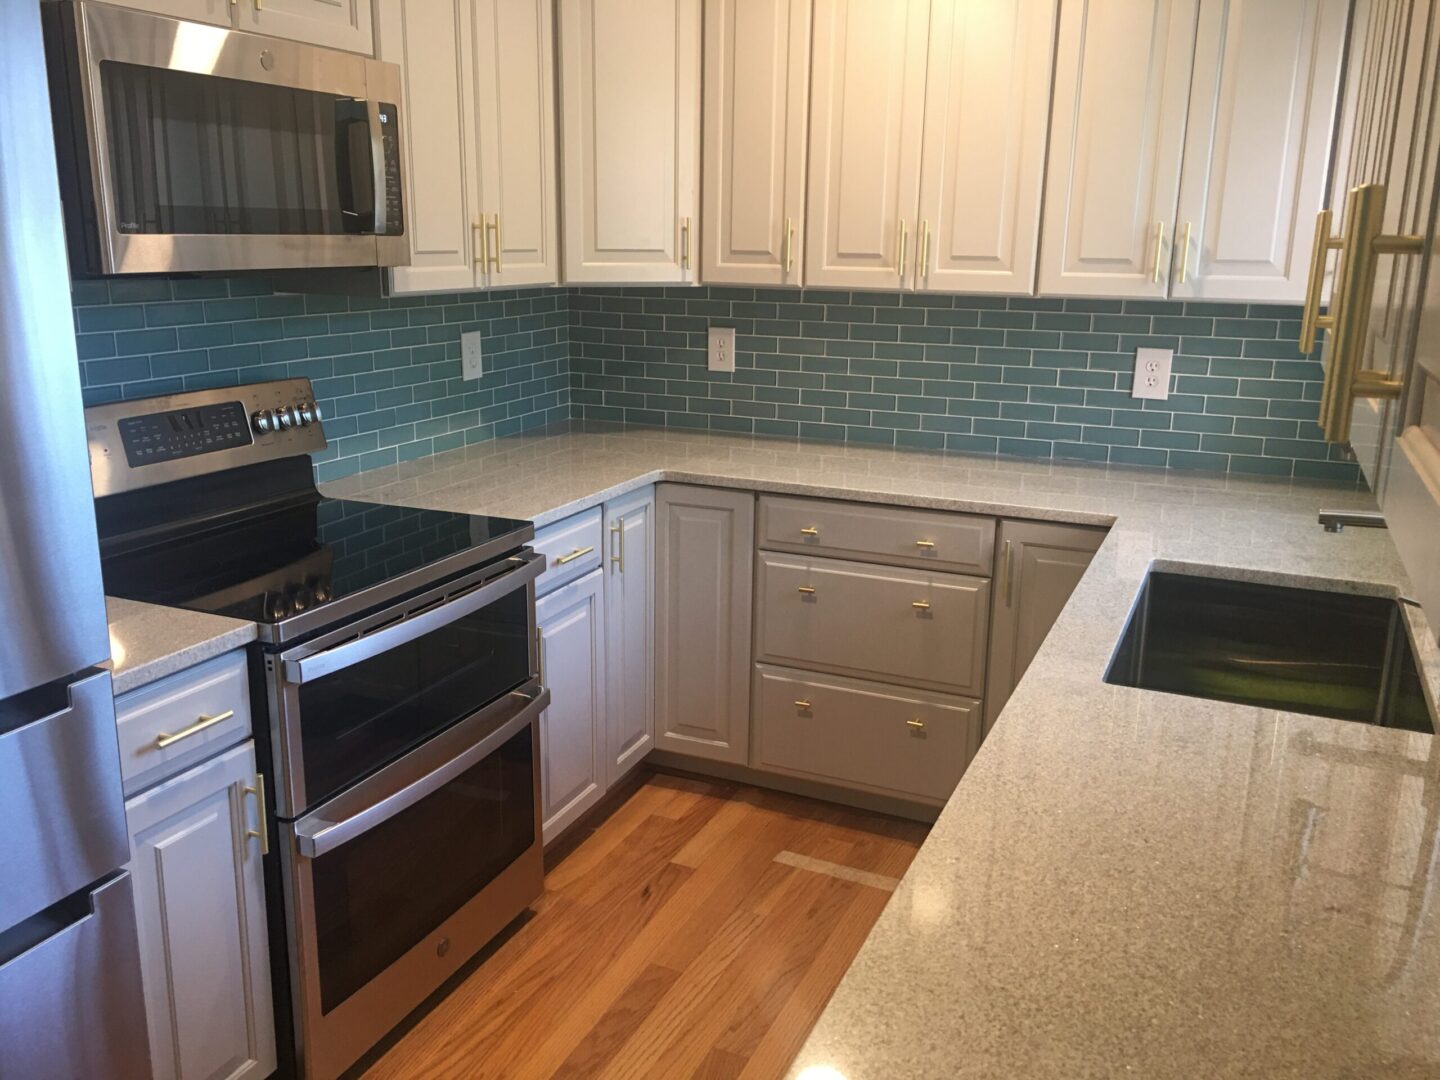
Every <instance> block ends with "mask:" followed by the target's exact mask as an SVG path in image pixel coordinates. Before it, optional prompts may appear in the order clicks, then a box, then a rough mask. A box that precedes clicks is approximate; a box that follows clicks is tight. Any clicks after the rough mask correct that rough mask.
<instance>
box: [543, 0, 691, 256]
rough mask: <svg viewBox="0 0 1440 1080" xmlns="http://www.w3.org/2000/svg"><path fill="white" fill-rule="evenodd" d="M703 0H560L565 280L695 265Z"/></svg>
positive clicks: (561, 148)
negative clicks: (701, 15) (701, 7)
mask: <svg viewBox="0 0 1440 1080" xmlns="http://www.w3.org/2000/svg"><path fill="white" fill-rule="evenodd" d="M700 64H701V56H700V0H560V101H561V113H560V128H561V140H560V156H561V173H562V177H563V185H562V195H563V197H564V215H563V220H564V229H565V280H566V281H567V282H571V283H582V282H692V281H695V280H696V279H697V278H696V275H697V271H698V270H699V266H700V252H699V234H698V232H697V231H696V230H697V225H698V220H697V219H698V216H699V198H698V192H699V175H698V174H699V166H700Z"/></svg>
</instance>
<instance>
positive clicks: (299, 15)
mask: <svg viewBox="0 0 1440 1080" xmlns="http://www.w3.org/2000/svg"><path fill="white" fill-rule="evenodd" d="M370 4H371V0H237V3H236V5H235V6H236V8H237V9H238V11H239V15H238V16H237V18H236V25H237V26H238V27H239V28H240V29H241V30H249V31H251V32H252V33H256V34H269V35H270V36H271V37H278V38H287V39H289V40H290V41H304V42H308V43H309V44H311V45H323V46H324V47H326V48H328V49H345V50H347V51H349V52H357V53H365V54H366V55H368V56H373V55H374V54H375V37H374V33H373V31H372V28H371V25H370ZM402 119H403V117H402Z"/></svg>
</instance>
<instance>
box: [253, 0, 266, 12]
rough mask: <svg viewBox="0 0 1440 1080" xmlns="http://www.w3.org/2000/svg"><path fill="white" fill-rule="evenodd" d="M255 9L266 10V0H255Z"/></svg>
mask: <svg viewBox="0 0 1440 1080" xmlns="http://www.w3.org/2000/svg"><path fill="white" fill-rule="evenodd" d="M255 10H256V11H264V10H265V0H255Z"/></svg>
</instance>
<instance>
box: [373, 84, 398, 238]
mask: <svg viewBox="0 0 1440 1080" xmlns="http://www.w3.org/2000/svg"><path fill="white" fill-rule="evenodd" d="M375 111H376V113H377V114H378V115H379V117H380V146H381V152H382V153H383V154H384V156H385V162H384V164H385V228H384V229H383V230H381V232H380V235H382V236H404V235H405V200H404V198H403V197H402V195H401V191H400V110H399V109H398V108H396V107H395V106H394V105H393V104H391V103H390V102H388V101H381V102H378V103H377V104H376V106H375Z"/></svg>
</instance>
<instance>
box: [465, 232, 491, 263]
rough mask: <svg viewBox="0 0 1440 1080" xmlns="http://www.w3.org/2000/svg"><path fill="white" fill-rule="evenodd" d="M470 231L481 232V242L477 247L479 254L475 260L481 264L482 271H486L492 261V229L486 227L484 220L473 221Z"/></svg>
mask: <svg viewBox="0 0 1440 1080" xmlns="http://www.w3.org/2000/svg"><path fill="white" fill-rule="evenodd" d="M470 231H471V232H472V233H474V232H479V234H480V243H479V244H477V245H476V248H475V250H476V251H478V252H479V254H478V255H476V256H475V259H474V261H475V262H477V263H479V264H480V271H481V273H484V272H485V270H486V269H487V267H488V266H489V263H490V230H489V229H487V228H486V227H485V222H484V221H472V222H471V223H470Z"/></svg>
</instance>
